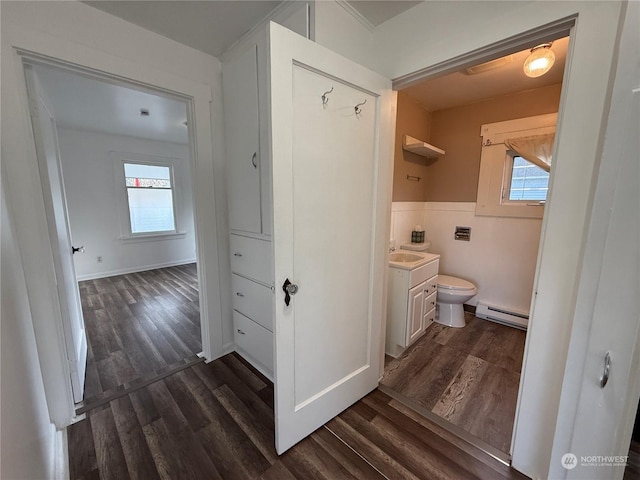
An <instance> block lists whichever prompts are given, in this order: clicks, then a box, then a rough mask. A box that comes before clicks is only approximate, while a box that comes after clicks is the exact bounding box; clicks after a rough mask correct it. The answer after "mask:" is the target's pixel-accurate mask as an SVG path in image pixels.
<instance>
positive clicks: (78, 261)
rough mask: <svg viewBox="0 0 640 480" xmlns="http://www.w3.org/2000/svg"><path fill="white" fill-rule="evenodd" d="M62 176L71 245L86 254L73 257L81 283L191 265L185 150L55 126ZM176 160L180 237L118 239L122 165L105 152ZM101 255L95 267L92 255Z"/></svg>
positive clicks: (192, 249)
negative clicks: (118, 177)
mask: <svg viewBox="0 0 640 480" xmlns="http://www.w3.org/2000/svg"><path fill="white" fill-rule="evenodd" d="M58 139H59V144H60V154H61V158H62V173H63V175H64V186H65V192H66V197H67V209H68V211H69V223H70V225H71V238H72V241H73V244H74V245H75V246H79V245H84V247H85V249H86V252H85V253H84V254H81V253H77V254H76V255H74V257H73V258H74V261H75V265H76V274H77V276H78V279H79V280H85V279H88V278H99V277H106V276H110V275H117V274H121V273H127V272H136V271H141V270H146V269H150V268H158V267H161V266H168V265H177V264H182V263H189V262H194V261H195V258H196V250H195V248H196V247H195V232H194V223H193V193H192V187H191V169H190V164H189V148H188V146H187V145H181V144H178V143H169V142H161V141H158V140H149V139H143V138H134V137H128V136H124V135H113V134H107V133H97V132H89V131H85V130H76V129H69V128H62V127H58ZM112 151H115V152H122V153H129V154H137V155H151V156H159V157H167V158H174V159H178V160H179V161H178V162H177V166H176V168H174V176H175V181H176V185H175V188H174V193H175V195H176V200H179V201H178V202H177V203H178V205H179V210H178V211H177V212H176V214H177V217H178V218H179V219H180V220H181V224H180V225H179V229H180V230H181V231H184V232H185V235H184V236H180V237H175V236H171V237H164V238H161V239H156V240H151V239H144V240H126V239H124V240H123V239H121V238H120V237H121V236H122V233H123V232H122V231H121V221H122V219H121V216H123V215H126V212H123V211H122V208H121V206H122V203H121V200H122V199H120V198H118V196H119V195H121V194H122V193H123V190H122V188H121V187H120V188H119V186H117V185H116V180H115V169H116V168H118V167H121V165H122V164H121V163H119V161H118V159H114V158H112V157H111V156H110V155H109V152H112ZM98 256H101V257H102V260H103V261H102V263H98V262H97V260H96V257H98Z"/></svg>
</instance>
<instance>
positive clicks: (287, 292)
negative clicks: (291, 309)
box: [282, 278, 298, 307]
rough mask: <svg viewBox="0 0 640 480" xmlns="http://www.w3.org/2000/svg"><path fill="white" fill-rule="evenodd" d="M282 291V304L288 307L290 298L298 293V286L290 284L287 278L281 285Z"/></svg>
mask: <svg viewBox="0 0 640 480" xmlns="http://www.w3.org/2000/svg"><path fill="white" fill-rule="evenodd" d="M282 291H283V292H284V304H285V305H286V306H287V307H288V306H289V303H290V302H291V297H292V296H293V295H295V294H296V293H298V285H296V284H295V283H291V282H290V281H289V279H288V278H287V279H286V280H285V281H284V283H283V284H282Z"/></svg>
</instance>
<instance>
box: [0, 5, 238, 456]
mask: <svg viewBox="0 0 640 480" xmlns="http://www.w3.org/2000/svg"><path fill="white" fill-rule="evenodd" d="M0 8H1V21H2V28H1V30H0V33H1V35H2V41H1V42H0V47H1V49H2V55H1V56H0V59H1V61H2V68H1V69H0V72H1V74H2V81H1V82H0V85H1V87H2V122H1V125H2V142H1V145H2V167H3V177H5V178H6V187H7V188H6V190H7V205H8V206H9V207H10V209H12V210H13V211H14V212H16V213H17V212H19V215H17V214H16V215H15V216H14V221H15V232H16V239H17V242H16V243H17V248H18V249H19V251H17V252H14V258H19V259H21V263H22V267H23V270H24V276H25V281H26V286H27V293H28V300H29V307H30V314H29V315H26V314H25V318H23V319H22V320H23V322H24V326H25V328H27V329H31V330H34V331H35V332H36V335H37V340H38V341H40V340H42V341H43V342H44V341H46V342H48V344H49V345H50V346H51V349H52V353H51V355H49V356H48V357H47V358H45V359H42V362H41V363H40V368H41V370H42V376H43V377H44V380H45V381H44V385H45V392H46V397H47V407H49V410H50V414H51V416H50V418H52V419H54V420H55V421H56V422H58V423H59V424H60V425H63V426H64V425H66V424H68V422H69V421H70V420H71V418H72V417H73V404H70V403H69V402H68V401H67V400H68V398H65V392H66V388H62V387H59V386H63V385H67V384H68V383H69V378H68V376H65V375H64V374H61V373H60V372H61V371H62V372H63V371H64V362H63V361H62V358H64V355H65V352H64V344H63V342H62V341H61V339H60V338H56V337H55V336H51V335H49V336H47V335H42V333H43V332H44V331H45V330H46V329H45V328H44V326H45V325H47V324H51V323H52V322H51V319H52V318H53V317H54V316H55V312H56V309H57V311H58V314H59V308H58V307H57V301H56V300H57V291H56V284H55V280H54V277H53V274H52V271H51V270H52V268H51V265H52V263H53V258H52V254H51V248H50V239H49V233H48V230H47V221H46V215H45V208H44V201H43V196H42V190H41V185H40V175H39V170H38V162H37V157H36V153H35V147H34V140H33V135H32V130H31V125H30V119H29V110H28V101H27V95H26V88H25V83H24V72H23V68H22V64H21V59H20V57H19V55H18V54H17V51H18V50H20V51H23V52H25V51H29V52H34V53H36V54H40V55H43V56H45V57H49V58H53V59H59V60H61V61H63V62H67V63H68V64H74V65H81V66H86V67H87V68H89V69H92V70H93V71H99V72H100V71H101V72H110V73H112V74H114V75H116V76H118V77H120V78H124V79H131V80H133V81H135V82H138V83H140V84H143V85H149V86H157V87H158V88H159V89H161V90H164V91H169V92H178V93H181V94H183V95H184V97H185V98H186V99H187V100H189V102H190V108H189V112H190V114H191V117H190V120H191V119H193V131H194V142H193V144H194V158H195V159H196V165H195V174H194V190H195V192H196V199H195V209H196V215H197V216H198V220H199V223H198V232H197V233H198V252H199V258H198V260H199V267H200V269H199V270H200V274H201V275H204V276H205V280H206V281H205V282H202V283H201V285H200V288H201V292H202V294H203V298H202V304H201V311H202V312H203V316H204V315H205V313H206V316H207V318H208V319H209V322H208V325H206V326H205V322H203V329H204V331H203V335H204V337H203V347H204V351H205V355H206V357H207V358H215V356H218V355H221V354H222V353H223V348H224V347H223V346H224V345H226V344H229V343H230V342H232V341H233V329H232V319H231V304H230V293H229V291H230V276H231V275H230V267H229V259H228V232H227V228H226V186H225V181H224V178H225V173H224V143H223V138H222V125H223V124H222V109H221V104H222V102H221V100H222V94H221V68H220V67H221V66H220V62H219V61H218V60H217V59H215V58H213V57H211V56H209V55H206V54H204V53H202V52H198V51H196V50H194V49H192V48H189V47H186V46H184V45H180V44H178V43H177V42H174V41H172V40H169V39H167V38H165V37H162V36H160V35H157V34H155V33H152V32H150V31H147V30H144V29H142V28H140V27H137V26H134V25H132V24H130V23H127V22H125V21H122V20H120V19H118V18H116V17H113V16H111V15H108V14H106V13H104V12H101V11H99V10H96V9H94V8H92V7H90V6H88V5H85V4H83V3H80V2H0ZM212 140H213V141H212ZM13 336H15V333H14V334H13ZM13 336H12V335H8V336H7V337H4V336H3V341H4V340H5V338H6V340H7V341H12V338H13ZM15 341H16V342H18V341H19V338H17V337H16V338H15ZM38 345H40V343H38ZM26 353H28V354H29V355H34V353H35V352H34V350H33V348H31V349H29V350H28V351H26ZM54 366H58V367H59V368H57V367H56V368H54ZM3 382H4V379H3ZM57 387H58V388H57ZM63 390H64V391H63ZM3 394H4V389H3ZM37 410H38V412H41V413H42V412H43V410H42V405H41V404H39V405H38V407H37ZM5 447H7V448H8V445H7V444H6V443H4V442H3V444H2V449H3V452H4V449H5ZM33 448H37V441H36V440H34V445H33ZM15 461H16V462H27V461H30V459H29V458H16V459H15Z"/></svg>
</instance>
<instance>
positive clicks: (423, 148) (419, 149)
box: [402, 135, 444, 158]
mask: <svg viewBox="0 0 640 480" xmlns="http://www.w3.org/2000/svg"><path fill="white" fill-rule="evenodd" d="M402 148H403V150H406V151H407V152H412V153H416V154H418V155H422V156H423V157H427V158H438V157H442V156H443V155H444V150H441V149H439V148H438V147H434V146H433V145H430V144H428V143H427V142H423V141H422V140H418V139H417V138H413V137H412V136H410V135H404V136H403V137H402Z"/></svg>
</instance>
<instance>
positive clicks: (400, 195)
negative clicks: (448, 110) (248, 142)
mask: <svg viewBox="0 0 640 480" xmlns="http://www.w3.org/2000/svg"><path fill="white" fill-rule="evenodd" d="M429 127H430V122H429V113H428V112H427V111H426V110H425V109H424V108H422V107H421V106H420V105H419V104H418V103H417V102H416V101H415V100H413V99H412V98H411V97H409V96H408V95H407V94H406V93H403V92H398V113H397V117H396V144H395V145H396V146H395V161H394V167H393V201H394V202H424V201H425V184H426V180H427V172H428V171H429V170H428V169H427V166H428V165H430V164H431V163H433V160H428V159H426V158H425V157H422V156H420V155H416V154H415V153H411V152H405V151H404V150H403V149H402V136H403V135H405V134H406V135H411V136H412V137H415V138H418V139H420V140H424V141H425V142H427V141H429ZM407 175H412V176H415V177H420V178H421V180H420V181H419V182H415V181H410V180H407Z"/></svg>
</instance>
